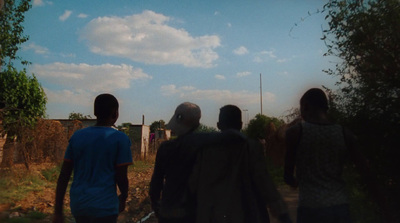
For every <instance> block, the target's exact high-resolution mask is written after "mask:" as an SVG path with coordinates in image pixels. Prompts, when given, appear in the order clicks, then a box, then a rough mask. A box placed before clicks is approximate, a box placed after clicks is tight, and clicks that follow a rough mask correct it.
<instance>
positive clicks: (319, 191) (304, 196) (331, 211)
mask: <svg viewBox="0 0 400 223" xmlns="http://www.w3.org/2000/svg"><path fill="white" fill-rule="evenodd" d="M327 110H328V100H327V97H326V95H325V93H324V92H323V91H322V90H321V89H317V88H312V89H310V90H308V91H307V92H306V93H305V94H304V95H303V96H302V98H301V100H300V111H301V116H302V118H303V121H301V122H299V123H297V124H295V125H294V126H292V127H290V128H289V129H288V130H287V131H286V145H287V152H286V158H285V174H284V179H285V182H286V183H287V184H288V185H290V186H292V187H299V207H298V212H297V222H298V223H303V222H306V223H313V222H324V223H328V222H332V223H333V222H335V223H337V222H352V219H351V216H350V211H349V205H348V197H347V194H346V191H345V182H344V181H343V179H342V171H343V166H344V164H345V161H346V158H347V157H348V156H349V157H350V158H351V159H352V161H353V162H354V164H355V165H356V167H357V168H358V170H359V172H360V173H361V174H362V176H364V178H365V179H366V180H367V181H366V183H367V186H368V188H369V189H370V191H371V192H372V193H373V194H374V196H375V198H377V200H379V199H381V198H378V197H379V195H378V194H379V189H378V187H377V185H376V184H375V182H374V180H373V179H376V178H374V177H373V175H371V173H370V171H369V167H368V164H367V161H366V159H365V158H364V157H363V155H362V154H361V153H360V151H359V150H358V149H357V148H356V142H355V136H354V135H353V134H352V133H351V132H350V131H349V130H347V129H345V128H344V127H342V126H341V125H338V124H335V123H333V122H331V121H330V120H329V119H328V115H327ZM295 169H296V177H294V171H295ZM378 202H380V203H381V204H383V203H382V202H383V201H378Z"/></svg>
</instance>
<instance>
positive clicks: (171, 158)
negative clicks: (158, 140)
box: [149, 102, 201, 223]
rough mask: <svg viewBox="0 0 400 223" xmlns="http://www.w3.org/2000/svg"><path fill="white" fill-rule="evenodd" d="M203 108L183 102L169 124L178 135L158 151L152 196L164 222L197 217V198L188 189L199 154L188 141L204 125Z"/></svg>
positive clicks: (153, 202) (151, 185)
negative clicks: (202, 118)
mask: <svg viewBox="0 0 400 223" xmlns="http://www.w3.org/2000/svg"><path fill="white" fill-rule="evenodd" d="M200 118H201V111H200V108H199V106H197V105H196V104H193V103H190V102H185V103H182V104H180V105H179V106H178V107H177V108H176V110H175V113H174V115H173V116H172V118H171V120H170V121H169V123H168V124H167V128H169V129H171V130H172V132H173V133H174V134H176V135H177V136H178V137H177V138H176V139H174V140H169V141H165V142H163V143H162V144H161V145H160V147H159V149H158V151H157V155H156V162H155V166H154V172H153V175H152V178H151V182H150V191H149V195H150V200H151V205H152V208H153V210H154V212H155V215H156V216H157V218H158V221H159V222H160V223H169V222H173V223H180V222H182V223H190V222H194V221H195V208H194V206H195V200H194V198H193V197H190V196H191V195H190V193H188V190H189V188H188V179H189V176H190V174H191V172H192V167H193V163H194V160H195V157H196V151H195V148H194V146H190V143H186V142H185V139H186V140H187V139H188V138H190V136H191V135H193V131H194V130H196V129H197V127H198V126H199V125H200Z"/></svg>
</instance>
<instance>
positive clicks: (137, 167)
mask: <svg viewBox="0 0 400 223" xmlns="http://www.w3.org/2000/svg"><path fill="white" fill-rule="evenodd" d="M153 166H154V161H146V160H137V161H133V165H131V166H129V168H128V171H135V172H145V171H147V170H148V169H149V168H152V167H153Z"/></svg>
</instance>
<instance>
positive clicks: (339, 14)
mask: <svg viewBox="0 0 400 223" xmlns="http://www.w3.org/2000/svg"><path fill="white" fill-rule="evenodd" d="M324 12H325V13H326V17H325V18H326V19H327V21H328V24H329V28H328V29H326V30H324V33H325V35H324V37H323V39H324V40H325V42H326V45H327V47H328V51H327V53H326V55H328V56H335V57H338V58H339V59H340V61H339V63H338V64H337V65H336V67H335V69H329V70H327V71H326V73H328V74H329V75H335V76H338V77H340V80H339V81H338V83H337V85H338V86H339V90H337V91H332V90H329V89H328V90H329V97H330V99H331V100H332V101H333V103H332V104H331V108H332V109H333V111H334V113H335V115H336V118H337V120H338V121H339V122H342V123H343V124H345V125H347V126H348V127H350V128H351V129H352V130H353V131H354V132H355V134H356V135H357V136H358V138H359V143H360V146H361V148H363V149H364V152H365V153H366V155H367V157H368V158H369V160H370V161H371V164H372V165H373V166H374V167H376V170H377V172H378V174H379V176H380V179H381V180H382V182H383V184H384V186H385V187H386V189H387V190H388V193H390V194H391V198H393V199H392V200H393V201H394V202H393V206H394V207H397V209H399V208H400V207H399V204H398V200H399V199H400V188H399V185H400V177H399V174H398V173H397V171H398V170H399V169H400V165H399V162H398V160H397V159H398V157H400V152H399V148H400V33H399V30H400V1H398V0H370V1H349V0H330V1H329V2H328V3H327V4H326V5H325V6H324ZM396 203H397V204H396ZM394 210H395V209H394Z"/></svg>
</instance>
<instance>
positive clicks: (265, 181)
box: [53, 88, 377, 223]
mask: <svg viewBox="0 0 400 223" xmlns="http://www.w3.org/2000/svg"><path fill="white" fill-rule="evenodd" d="M300 108H301V109H300V110H301V116H302V121H301V122H299V123H297V124H295V125H294V126H292V127H290V128H289V129H288V130H287V132H286V145H287V149H286V151H287V152H286V157H285V171H284V180H285V182H286V183H287V184H288V185H290V186H292V187H294V188H296V187H299V207H298V211H297V222H299V223H302V222H307V223H313V222H316V223H317V222H321V223H322V222H324V223H325V222H335V223H336V222H351V216H350V211H349V206H348V199H347V194H346V191H345V184H344V181H343V179H342V177H341V174H342V170H343V166H344V164H345V162H346V157H348V156H350V157H351V158H353V160H354V162H355V164H356V165H357V166H358V167H359V168H360V169H361V170H362V172H364V173H366V172H368V165H367V163H366V161H365V159H362V158H361V157H362V155H361V154H360V153H359V152H358V150H357V149H356V147H355V138H354V136H353V135H352V134H351V133H350V132H349V131H348V130H346V129H345V128H343V127H342V126H340V125H337V124H334V123H332V122H331V121H330V120H329V119H328V116H327V110H328V101H327V98H326V95H325V93H324V92H323V91H322V90H321V89H316V88H314V89H310V90H308V91H307V92H306V93H305V94H304V95H303V97H302V98H301V100H300ZM94 114H95V116H96V117H97V123H96V125H95V126H92V127H88V128H85V129H82V130H79V131H77V132H75V133H74V135H73V136H72V137H71V139H70V140H69V145H68V148H67V150H66V153H65V158H64V162H63V165H62V169H61V172H60V176H59V179H58V183H57V189H56V204H55V214H54V220H53V222H63V200H64V196H65V192H66V189H67V186H68V182H69V179H70V177H71V174H72V172H74V176H73V183H72V185H71V189H70V206H71V212H72V215H73V216H74V218H75V220H76V222H77V223H81V222H82V223H90V222H96V223H101V222H104V223H106V222H107V223H108V222H110V223H111V222H117V218H118V214H119V213H120V212H122V211H123V210H124V209H125V203H126V199H127V196H128V187H129V185H128V179H127V168H128V166H129V165H131V164H132V155H131V150H130V145H131V142H130V140H129V138H128V136H126V135H125V134H124V133H122V132H119V131H118V130H116V129H114V128H112V126H113V125H114V123H115V122H116V120H117V119H118V101H117V99H116V98H115V97H114V96H112V95H110V94H101V95H99V96H97V98H96V99H95V102H94ZM241 117H242V114H241V110H240V108H238V107H237V106H235V105H226V106H224V107H222V108H221V109H220V113H219V120H218V123H217V127H218V129H219V130H220V132H218V133H200V132H196V129H197V128H198V126H199V125H200V118H201V110H200V108H199V106H197V105H196V104H193V103H190V102H185V103H182V104H180V105H179V106H178V107H177V108H176V110H175V113H174V114H173V116H172V118H171V120H170V121H169V123H168V124H167V127H168V128H170V129H171V130H172V132H173V133H175V134H176V135H177V138H176V139H173V140H169V141H165V142H163V143H162V144H161V146H160V147H159V149H158V151H157V155H156V161H155V166H154V172H153V175H152V178H151V183H150V191H149V196H150V199H151V205H152V208H153V210H154V212H155V215H156V217H157V218H158V221H159V222H160V223H195V222H196V223H225V222H226V223H228V222H229V223H258V222H260V223H261V222H262V223H266V222H270V218H269V215H270V214H271V215H273V216H275V218H276V219H278V220H279V221H280V222H287V223H289V222H292V220H291V218H290V216H289V213H288V208H287V206H286V204H285V202H284V201H283V199H282V197H281V195H280V193H279V192H278V191H277V189H276V187H275V185H274V183H273V182H272V180H271V178H270V176H269V173H268V170H267V165H266V157H265V154H264V150H263V147H262V145H261V144H260V143H259V142H258V141H256V140H251V139H248V138H247V137H246V136H244V135H243V134H242V133H241V132H240V130H241V128H242V119H241ZM367 177H368V176H367ZM370 186H371V188H372V189H373V190H375V191H377V189H376V187H374V186H375V185H373V182H370ZM117 187H118V189H119V196H118V194H117Z"/></svg>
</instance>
